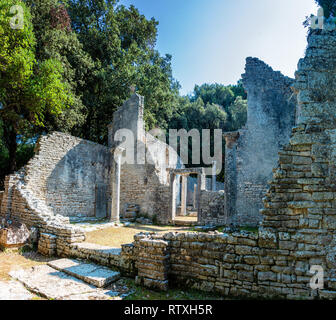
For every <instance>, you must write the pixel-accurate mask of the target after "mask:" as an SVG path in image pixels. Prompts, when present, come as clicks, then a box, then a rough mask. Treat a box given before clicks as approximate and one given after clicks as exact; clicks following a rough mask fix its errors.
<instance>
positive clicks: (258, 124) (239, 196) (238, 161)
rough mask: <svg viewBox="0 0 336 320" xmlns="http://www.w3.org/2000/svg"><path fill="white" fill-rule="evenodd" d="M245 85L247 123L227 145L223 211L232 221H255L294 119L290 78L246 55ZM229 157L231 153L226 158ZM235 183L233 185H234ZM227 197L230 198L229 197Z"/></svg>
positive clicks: (255, 223)
mask: <svg viewBox="0 0 336 320" xmlns="http://www.w3.org/2000/svg"><path fill="white" fill-rule="evenodd" d="M242 79H243V85H244V88H245V90H246V91H247V97H248V115H247V123H246V126H245V127H244V128H243V129H242V130H240V131H239V135H238V136H237V140H236V141H233V142H232V147H231V148H228V156H227V158H226V159H227V161H228V162H229V164H228V170H232V171H233V173H232V174H231V175H232V176H230V177H228V179H232V180H233V181H231V182H230V183H228V188H227V197H228V198H232V199H228V201H227V203H228V206H227V208H228V209H227V211H232V212H227V215H228V216H229V217H230V219H229V221H230V222H231V223H233V224H235V225H252V226H253V225H257V224H258V223H259V222H260V221H261V218H262V217H261V215H260V214H259V210H260V209H261V208H262V206H263V204H262V198H263V197H264V195H265V193H266V191H267V188H268V184H267V183H268V181H269V180H270V178H271V177H272V169H273V168H274V167H275V166H276V163H277V159H278V151H279V150H280V148H281V146H283V145H284V144H286V143H288V141H289V137H290V133H291V129H292V128H293V126H294V124H295V113H296V97H295V94H294V93H293V91H292V90H291V85H292V84H293V81H294V80H292V79H290V78H288V77H285V76H283V75H282V74H281V73H280V72H275V71H273V70H272V68H271V67H269V66H268V65H266V64H265V63H264V62H262V61H260V60H259V59H257V58H247V59H246V67H245V74H243V75H242ZM230 157H231V158H230ZM232 189H233V190H232ZM230 202H231V203H230Z"/></svg>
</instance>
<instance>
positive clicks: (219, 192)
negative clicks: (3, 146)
mask: <svg viewBox="0 0 336 320" xmlns="http://www.w3.org/2000/svg"><path fill="white" fill-rule="evenodd" d="M292 83H293V80H291V79H289V78H287V77H284V76H282V75H281V73H280V72H274V71H273V70H272V69H271V68H270V67H269V66H267V65H266V64H265V63H263V62H261V61H260V60H258V59H253V58H248V59H247V62H246V72H245V74H244V75H243V84H244V87H245V89H246V91H247V94H248V120H247V124H246V126H245V128H243V129H242V130H240V131H239V132H230V133H226V134H225V139H226V159H225V170H226V174H225V184H224V186H222V185H220V184H217V185H218V187H217V189H216V190H212V187H211V182H210V180H209V179H208V180H206V177H205V176H204V170H203V171H202V170H201V168H199V169H196V170H194V171H195V172H193V171H192V170H190V169H189V170H184V171H183V170H182V171H181V172H178V171H176V170H179V169H183V168H184V166H183V164H182V163H181V161H180V158H179V157H178V155H177V153H176V151H175V150H174V149H172V148H171V147H170V146H168V145H167V144H166V143H165V142H163V141H161V140H159V139H157V138H156V137H154V136H153V135H152V134H150V133H149V132H146V130H145V126H144V119H143V113H144V99H143V97H141V96H139V95H137V94H133V95H132V97H131V98H130V99H129V100H127V101H126V102H125V103H124V104H123V106H121V107H120V108H118V110H117V111H116V112H115V113H114V116H113V121H112V122H111V124H110V125H109V127H108V136H109V146H108V147H104V146H101V145H98V144H95V143H92V142H89V141H85V140H82V139H79V138H75V137H71V136H69V135H66V134H62V133H57V132H55V133H53V134H50V135H48V136H45V137H42V138H41V139H40V141H39V142H38V144H37V146H36V155H35V157H34V158H33V159H32V160H31V161H30V162H29V163H28V165H27V166H25V167H24V168H22V169H21V170H20V171H19V172H18V173H16V174H14V175H11V176H9V177H7V179H6V182H5V184H6V191H5V193H4V194H3V201H2V205H1V213H2V215H3V216H9V215H11V216H12V217H13V216H15V215H18V213H17V207H16V206H18V203H17V199H18V198H20V197H23V198H27V199H26V200H27V202H28V203H29V204H28V205H29V207H31V208H34V210H35V209H36V210H41V211H42V212H44V214H46V213H48V215H57V216H58V217H59V218H60V219H61V220H62V221H64V218H66V220H65V221H71V220H74V219H75V218H85V217H96V218H102V219H103V218H110V219H111V220H116V221H117V220H119V215H120V217H122V218H135V217H136V216H138V215H144V216H148V217H149V218H152V219H155V220H156V221H158V222H160V223H163V224H167V223H172V222H174V219H175V216H176V215H178V214H181V215H185V214H186V207H187V206H188V204H189V205H192V207H193V210H195V211H197V221H198V223H199V224H210V225H230V224H239V225H256V224H258V223H259V221H260V219H261V216H260V214H259V209H261V208H262V198H263V196H264V194H265V192H266V190H267V181H268V180H269V179H270V178H271V175H272V168H273V167H274V166H275V165H276V161H277V152H278V151H279V149H280V147H281V145H283V144H284V143H286V142H288V140H289V134H290V130H291V128H292V127H293V125H294V122H295V97H294V95H293V93H292V91H291V89H290V86H291V85H292ZM121 129H122V131H121V134H120V135H119V136H118V133H120V130H121ZM125 130H126V132H125ZM125 138H126V139H128V140H127V141H128V145H127V146H126V148H125V149H126V150H128V151H127V152H129V150H131V152H132V157H133V162H132V161H129V160H130V159H129V158H127V161H128V162H126V163H119V162H120V161H121V160H120V159H119V160H118V159H117V157H121V155H122V154H123V155H125V152H126V151H120V152H121V154H119V156H117V150H118V148H120V147H122V146H123V144H124V140H125ZM130 142H131V144H130ZM120 152H119V153H120ZM127 152H126V153H127ZM131 160H132V159H131ZM180 173H181V174H180ZM191 174H198V175H201V176H202V177H200V179H201V180H200V181H198V179H196V178H191V177H190V175H191ZM190 182H191V183H192V184H191V185H190ZM117 199H119V200H117ZM178 206H179V208H178V210H177V207H178ZM18 219H19V220H21V221H26V219H22V217H21V218H20V217H18ZM26 222H28V221H26Z"/></svg>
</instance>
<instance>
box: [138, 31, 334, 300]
mask: <svg viewBox="0 0 336 320" xmlns="http://www.w3.org/2000/svg"><path fill="white" fill-rule="evenodd" d="M335 48H336V32H335V31H333V32H326V31H311V32H310V35H309V37H308V48H307V51H306V56H305V58H304V59H301V60H300V62H299V64H298V71H297V73H296V82H295V84H294V88H295V90H296V91H297V93H298V104H299V114H298V124H297V126H296V127H295V128H294V129H293V130H292V135H291V138H290V142H289V144H286V145H285V146H284V147H283V148H282V149H281V151H280V156H279V159H278V160H279V162H278V165H277V168H276V169H274V175H273V179H272V181H271V184H270V187H269V190H268V192H267V195H266V197H265V199H264V209H263V210H262V211H261V212H262V215H263V220H262V224H261V228H260V229H259V231H258V233H252V232H249V233H247V232H240V233H224V234H220V233H208V234H204V233H186V234H173V233H170V234H166V235H138V236H136V237H135V242H134V253H135V255H134V259H135V260H136V265H137V268H138V278H137V282H138V283H142V284H143V285H146V286H149V287H156V288H159V289H166V287H167V286H168V284H169V283H171V282H172V283H173V282H176V281H177V283H178V284H180V285H187V286H188V287H191V286H193V287H196V288H199V289H201V290H205V291H216V292H219V293H222V294H224V295H230V296H246V297H268V298H269V297H278V298H287V299H292V298H298V299H300V298H306V299H313V298H314V297H320V298H327V299H335V298H336V280H335V279H336V277H335V275H336V232H335V230H336V185H335V181H336V179H335V175H336V153H335V151H334V150H335V149H336V116H335V115H336V99H335V97H336V95H335V92H336V90H335V89H336V49H335ZM313 265H320V266H322V267H323V268H324V289H323V290H312V289H311V288H310V286H309V284H310V280H311V278H312V274H311V273H310V268H311V266H313Z"/></svg>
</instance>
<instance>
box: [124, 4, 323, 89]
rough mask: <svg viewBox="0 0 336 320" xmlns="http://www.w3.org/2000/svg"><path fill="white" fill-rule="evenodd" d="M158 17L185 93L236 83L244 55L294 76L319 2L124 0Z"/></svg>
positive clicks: (161, 40)
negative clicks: (198, 86)
mask: <svg viewBox="0 0 336 320" xmlns="http://www.w3.org/2000/svg"><path fill="white" fill-rule="evenodd" d="M121 3H122V4H124V5H126V6H129V5H131V4H133V5H134V6H135V7H137V8H138V9H139V11H140V12H141V13H142V14H144V15H145V16H146V17H147V18H151V17H154V18H155V19H156V20H158V21H159V26H158V41H157V46H156V48H157V49H158V50H159V51H160V53H161V54H162V55H163V54H166V53H169V54H172V56H173V61H172V66H173V74H174V77H175V78H176V79H177V80H178V81H179V82H180V84H181V85H182V89H181V94H187V93H190V92H191V91H192V90H193V88H194V85H195V84H203V83H216V82H217V83H222V84H225V85H227V84H234V83H236V82H237V80H238V79H239V78H240V76H241V74H242V73H244V65H245V58H246V57H248V56H253V57H257V58H259V59H261V60H263V61H265V62H266V63H267V64H269V65H270V66H271V67H272V68H273V69H274V70H279V71H281V72H282V73H283V74H285V75H287V76H290V77H294V72H295V70H296V68H297V63H298V60H299V59H300V58H301V57H302V56H303V55H304V50H305V48H306V34H307V30H306V29H305V28H304V27H303V25H302V22H303V21H304V20H305V16H307V15H310V14H311V13H314V14H316V11H317V7H316V5H315V4H314V0H122V1H121Z"/></svg>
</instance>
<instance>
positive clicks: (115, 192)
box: [110, 148, 125, 222]
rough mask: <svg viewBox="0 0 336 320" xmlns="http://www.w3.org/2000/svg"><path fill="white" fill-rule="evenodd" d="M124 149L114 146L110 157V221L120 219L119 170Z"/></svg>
mask: <svg viewBox="0 0 336 320" xmlns="http://www.w3.org/2000/svg"><path fill="white" fill-rule="evenodd" d="M124 151H125V149H123V148H116V149H115V151H114V154H113V155H114V157H113V159H112V161H113V166H114V170H113V171H114V176H113V181H112V206H111V207H112V208H111V215H110V221H111V222H119V219H120V172H121V157H122V154H123V152H124Z"/></svg>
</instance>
